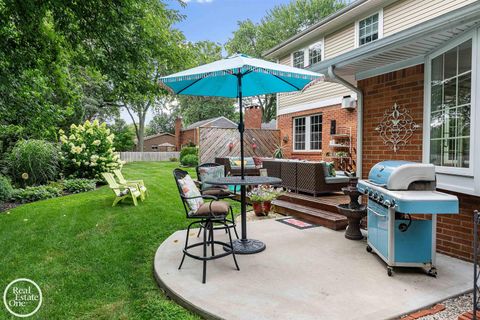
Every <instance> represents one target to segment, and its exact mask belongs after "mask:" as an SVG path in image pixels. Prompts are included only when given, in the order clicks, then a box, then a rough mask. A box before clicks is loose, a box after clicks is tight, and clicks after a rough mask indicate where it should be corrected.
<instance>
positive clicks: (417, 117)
mask: <svg viewBox="0 0 480 320" xmlns="http://www.w3.org/2000/svg"><path fill="white" fill-rule="evenodd" d="M423 80H424V68H423V65H418V66H414V67H410V68H406V69H403V70H398V71H394V72H391V73H387V74H383V75H380V76H377V77H372V78H369V79H365V80H360V81H359V82H358V86H359V87H360V88H361V89H362V90H363V94H364V106H363V110H364V115H363V116H364V128H363V178H366V177H367V176H368V172H369V171H370V169H371V167H372V166H373V165H374V164H375V163H377V162H379V161H382V160H388V159H395V160H409V161H417V162H421V161H422V138H423V132H422V128H419V129H417V131H415V133H414V134H413V136H412V137H411V138H410V140H409V142H408V144H407V145H406V146H402V147H401V148H400V150H399V151H398V152H397V153H394V152H393V151H392V149H391V148H390V147H389V146H386V145H385V144H384V143H383V141H382V139H381V138H380V136H379V134H378V132H376V131H375V127H376V126H377V125H378V124H379V123H380V122H381V121H382V118H383V114H384V112H385V110H388V109H389V108H391V107H392V106H393V104H394V103H395V102H396V103H397V104H399V105H400V106H401V107H405V108H406V109H407V110H409V112H410V114H411V115H412V117H413V120H414V121H415V122H416V123H417V124H419V125H420V126H421V125H422V121H423ZM447 192H448V191H447ZM449 193H452V192H449ZM455 195H457V196H458V198H459V200H460V214H458V215H439V216H438V226H437V251H439V252H442V253H445V254H448V255H450V256H453V257H457V258H460V259H464V260H470V261H471V260H472V259H473V210H474V209H478V207H479V205H478V204H479V203H480V198H479V197H473V196H469V195H464V194H455Z"/></svg>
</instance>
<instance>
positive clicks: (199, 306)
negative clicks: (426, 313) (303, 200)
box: [154, 220, 473, 320]
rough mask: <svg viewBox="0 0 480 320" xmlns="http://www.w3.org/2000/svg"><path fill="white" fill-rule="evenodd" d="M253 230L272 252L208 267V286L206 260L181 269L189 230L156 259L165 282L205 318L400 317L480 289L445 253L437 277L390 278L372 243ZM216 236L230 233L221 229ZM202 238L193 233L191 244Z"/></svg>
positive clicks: (273, 224)
mask: <svg viewBox="0 0 480 320" xmlns="http://www.w3.org/2000/svg"><path fill="white" fill-rule="evenodd" d="M248 232H249V236H251V237H252V238H255V239H259V240H262V241H264V242H265V243H266V245H267V249H266V250H265V251H263V252H261V253H258V254H255V255H244V256H240V255H237V259H238V263H239V266H240V271H236V270H235V268H234V263H233V259H232V257H231V256H228V257H225V258H222V259H219V260H215V261H210V262H208V265H207V283H206V284H202V283H201V277H202V263H201V262H200V261H197V260H194V259H190V258H188V257H187V258H186V260H185V263H184V265H183V267H182V269H181V270H177V267H178V264H179V263H180V259H181V257H182V247H183V245H184V241H185V231H178V232H176V233H174V234H173V235H171V236H170V237H169V238H168V239H166V240H165V241H164V242H163V243H162V244H161V245H160V247H159V248H158V251H157V253H156V255H155V262H154V272H155V277H156V278H157V281H158V282H159V284H160V286H161V287H162V288H164V289H165V290H166V291H167V294H168V295H169V296H170V297H171V298H173V299H175V300H176V301H177V302H179V303H180V304H182V305H184V306H185V307H187V308H190V309H192V310H194V312H197V313H199V314H201V315H203V316H204V317H207V318H213V319H249V320H251V319H277V320H279V319H296V320H298V319H302V320H303V319H305V320H307V319H329V320H333V319H392V318H398V317H399V316H400V315H403V314H406V313H410V312H413V311H415V310H418V309H420V308H424V307H427V306H430V305H432V304H434V303H436V302H439V301H442V300H444V299H446V298H449V297H452V296H455V295H458V294H461V293H464V292H467V291H470V290H471V288H472V268H473V266H472V264H470V263H467V262H464V261H461V260H457V259H454V258H451V257H448V256H445V255H441V254H438V255H437V268H438V277H437V278H432V277H429V276H427V275H425V274H424V273H421V272H419V270H418V269H414V270H412V269H395V273H394V276H393V277H388V276H387V272H386V266H385V264H384V263H383V261H381V260H380V259H379V258H378V257H377V256H376V255H374V254H371V253H367V252H366V250H365V246H366V242H365V241H350V240H347V239H345V238H344V236H343V232H341V231H333V230H329V229H326V228H323V227H318V228H311V229H304V230H299V229H296V228H293V227H291V226H288V225H286V224H283V223H280V222H278V221H275V220H263V221H255V222H250V223H249V224H248ZM216 237H217V238H218V239H220V238H225V235H224V233H223V232H221V231H217V232H216ZM196 239H197V238H196V230H192V231H191V233H190V240H192V241H197V240H196ZM192 243H193V242H192ZM414 249H415V248H412V250H414ZM217 250H220V248H218V249H217ZM420 271H421V270H420Z"/></svg>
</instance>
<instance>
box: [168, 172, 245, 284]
mask: <svg viewBox="0 0 480 320" xmlns="http://www.w3.org/2000/svg"><path fill="white" fill-rule="evenodd" d="M173 176H174V178H175V182H176V184H177V188H178V192H179V193H180V198H181V199H182V203H183V207H184V209H185V213H186V217H187V219H194V221H193V222H191V223H190V224H189V225H188V227H187V234H186V239H185V247H184V249H183V257H182V261H181V262H180V265H179V266H178V269H179V270H180V269H181V268H182V265H183V262H184V260H185V256H189V257H191V258H193V259H196V260H200V261H203V278H202V283H205V282H206V279H207V261H209V260H214V259H219V258H222V257H225V256H228V255H232V256H233V261H234V262H235V267H236V268H237V270H240V268H239V267H238V263H237V259H236V257H235V252H234V251H233V243H232V234H231V233H230V228H231V226H229V224H228V222H227V219H226V217H227V215H228V214H229V213H232V208H231V207H230V205H229V203H228V202H225V201H221V200H218V198H217V197H215V196H211V195H199V196H190V197H187V196H186V195H185V192H184V189H183V188H182V185H181V182H180V181H181V180H182V179H185V178H186V177H187V176H188V172H186V171H184V170H181V169H175V170H173ZM193 187H195V186H193ZM198 198H202V199H205V200H211V201H210V202H204V203H202V204H200V205H199V207H198V208H196V209H195V210H192V209H191V205H190V204H189V203H188V200H193V199H198ZM232 215H233V213H232ZM195 224H198V225H199V226H203V240H202V241H201V242H198V243H194V244H191V245H189V244H188V238H189V234H190V228H191V227H192V226H193V225H195ZM214 224H217V225H218V224H219V225H221V226H222V229H225V230H226V232H227V234H228V239H229V242H228V243H227V242H222V241H218V240H215V239H214ZM217 228H218V227H217ZM207 233H208V234H207ZM215 245H220V246H222V247H225V248H227V249H229V250H228V251H224V250H223V249H222V253H218V254H215V248H214V247H215ZM198 246H203V255H202V256H198V255H195V254H193V253H191V252H189V250H190V249H192V248H195V247H198ZM207 246H210V248H211V255H210V256H207Z"/></svg>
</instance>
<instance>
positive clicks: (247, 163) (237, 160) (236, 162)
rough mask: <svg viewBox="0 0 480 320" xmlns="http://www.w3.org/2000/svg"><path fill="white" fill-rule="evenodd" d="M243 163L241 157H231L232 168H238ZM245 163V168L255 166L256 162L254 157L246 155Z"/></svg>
mask: <svg viewBox="0 0 480 320" xmlns="http://www.w3.org/2000/svg"><path fill="white" fill-rule="evenodd" d="M241 165H242V161H241V160H240V157H230V166H231V167H232V169H238V168H240V166H241ZM243 165H244V166H245V168H255V162H254V161H253V158H252V157H244V158H243Z"/></svg>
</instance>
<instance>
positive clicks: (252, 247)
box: [223, 239, 265, 254]
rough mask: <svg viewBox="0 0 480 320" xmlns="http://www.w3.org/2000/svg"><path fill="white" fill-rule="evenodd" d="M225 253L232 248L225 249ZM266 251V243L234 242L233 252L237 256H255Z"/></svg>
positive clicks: (244, 240) (243, 240) (251, 240)
mask: <svg viewBox="0 0 480 320" xmlns="http://www.w3.org/2000/svg"><path fill="white" fill-rule="evenodd" d="M223 249H224V250H225V251H230V248H227V247H223ZM263 250H265V243H263V242H262V241H260V240H254V239H236V240H233V251H235V253H236V254H253V253H258V252H262V251H263Z"/></svg>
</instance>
